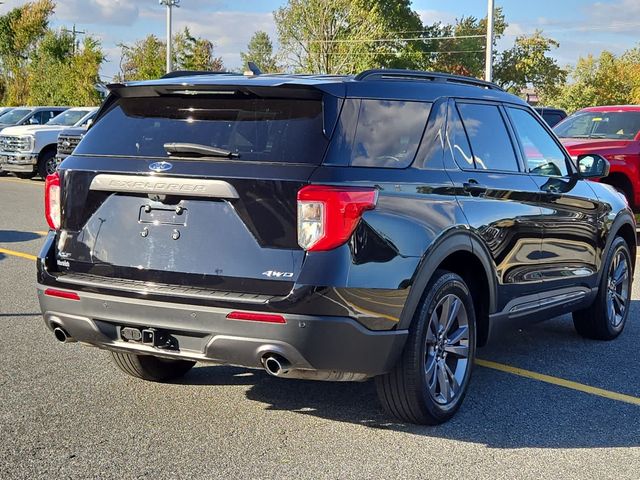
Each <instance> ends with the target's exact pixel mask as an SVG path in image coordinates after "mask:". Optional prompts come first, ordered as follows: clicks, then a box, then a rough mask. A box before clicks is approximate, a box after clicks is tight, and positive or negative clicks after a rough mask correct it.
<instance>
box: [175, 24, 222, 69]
mask: <svg viewBox="0 0 640 480" xmlns="http://www.w3.org/2000/svg"><path fill="white" fill-rule="evenodd" d="M173 45H174V47H173V48H174V49H173V51H172V54H173V64H174V66H175V68H176V69H177V70H206V71H211V72H218V71H221V70H223V68H224V65H223V63H222V58H220V57H216V56H214V54H213V50H214V45H213V43H212V42H210V41H209V40H207V39H204V38H199V37H198V38H196V37H194V36H193V35H191V32H190V31H189V29H188V28H186V27H185V29H184V30H183V31H182V32H180V33H179V34H177V35H176V36H175V37H174V40H173Z"/></svg>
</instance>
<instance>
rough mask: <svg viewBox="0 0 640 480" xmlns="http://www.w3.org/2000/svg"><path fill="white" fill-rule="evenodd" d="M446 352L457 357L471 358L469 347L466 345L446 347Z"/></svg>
mask: <svg viewBox="0 0 640 480" xmlns="http://www.w3.org/2000/svg"><path fill="white" fill-rule="evenodd" d="M444 351H445V352H447V353H450V354H451V355H455V356H456V357H461V358H467V357H468V356H469V347H467V346H466V345H445V347H444Z"/></svg>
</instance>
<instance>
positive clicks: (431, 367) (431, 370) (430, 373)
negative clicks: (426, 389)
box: [425, 355, 438, 384]
mask: <svg viewBox="0 0 640 480" xmlns="http://www.w3.org/2000/svg"><path fill="white" fill-rule="evenodd" d="M437 363H438V362H437V360H436V357H435V355H432V356H431V357H429V358H427V364H426V365H425V372H426V375H427V380H428V381H429V384H431V383H432V382H435V376H436V372H435V368H436V364H437Z"/></svg>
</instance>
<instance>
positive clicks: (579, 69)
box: [544, 48, 640, 112]
mask: <svg viewBox="0 0 640 480" xmlns="http://www.w3.org/2000/svg"><path fill="white" fill-rule="evenodd" d="M570 76H571V78H572V82H571V83H570V84H568V85H566V86H565V87H564V88H562V89H560V90H559V92H558V93H557V94H556V95H550V96H548V97H547V98H544V101H545V103H547V104H550V105H557V106H559V107H561V108H564V109H565V110H567V111H568V112H574V111H576V110H579V109H581V108H584V107H588V106H593V105H620V104H629V103H638V102H639V100H640V49H638V48H635V49H631V50H629V51H627V52H625V53H624V54H623V55H622V56H620V57H618V56H616V55H614V54H613V53H611V52H608V51H603V52H602V53H601V54H600V56H599V57H594V56H592V55H589V56H587V57H581V58H580V59H578V62H577V64H576V66H575V68H573V69H571V70H570Z"/></svg>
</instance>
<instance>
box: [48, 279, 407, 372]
mask: <svg viewBox="0 0 640 480" xmlns="http://www.w3.org/2000/svg"><path fill="white" fill-rule="evenodd" d="M45 288H46V287H44V286H42V285H40V286H39V287H38V298H39V301H40V306H41V308H42V312H43V315H44V319H45V323H46V325H47V327H48V328H50V329H53V328H55V327H56V326H58V327H61V328H63V329H64V330H65V331H66V332H68V334H69V336H70V337H72V338H73V339H75V340H77V341H79V342H84V343H87V344H90V345H94V346H97V347H100V348H104V349H107V350H116V351H127V352H133V353H139V354H149V355H155V356H160V357H165V358H181V359H190V360H196V361H210V362H215V363H224V364H230V365H239V366H244V367H251V368H262V362H261V359H262V358H263V357H264V356H265V355H266V354H277V355H281V356H282V357H284V358H286V359H287V361H288V362H290V364H291V367H292V368H294V369H303V370H317V371H332V372H348V373H354V374H361V376H362V375H364V376H376V375H380V374H383V373H386V372H388V371H389V370H391V368H393V366H394V365H395V363H396V361H397V360H398V358H399V356H400V353H401V352H402V349H403V347H404V343H405V341H406V337H407V334H408V332H407V331H395V330H394V331H372V330H368V329H366V328H365V327H363V326H362V325H360V324H359V323H358V322H356V321H355V320H353V319H351V318H348V317H320V316H309V315H294V314H284V315H283V316H284V318H285V319H286V324H274V323H261V322H249V321H238V320H228V319H227V318H226V316H227V315H228V314H229V312H230V310H227V309H223V308H217V307H205V306H199V305H183V304H173V303H169V302H158V301H145V300H142V301H141V300H137V299H129V298H125V297H117V296H111V295H101V294H93V293H87V292H82V293H81V294H80V301H73V302H71V301H69V300H65V299H62V298H57V297H50V296H46V295H44V289H45ZM125 327H133V328H138V329H140V330H143V329H149V328H151V329H158V330H160V331H161V332H162V333H163V335H168V336H169V337H170V338H171V343H172V345H173V346H174V347H175V348H170V349H167V348H158V347H155V346H153V345H149V344H145V343H142V342H133V341H127V340H126V339H125V338H123V336H122V335H121V330H122V329H123V328H125Z"/></svg>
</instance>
